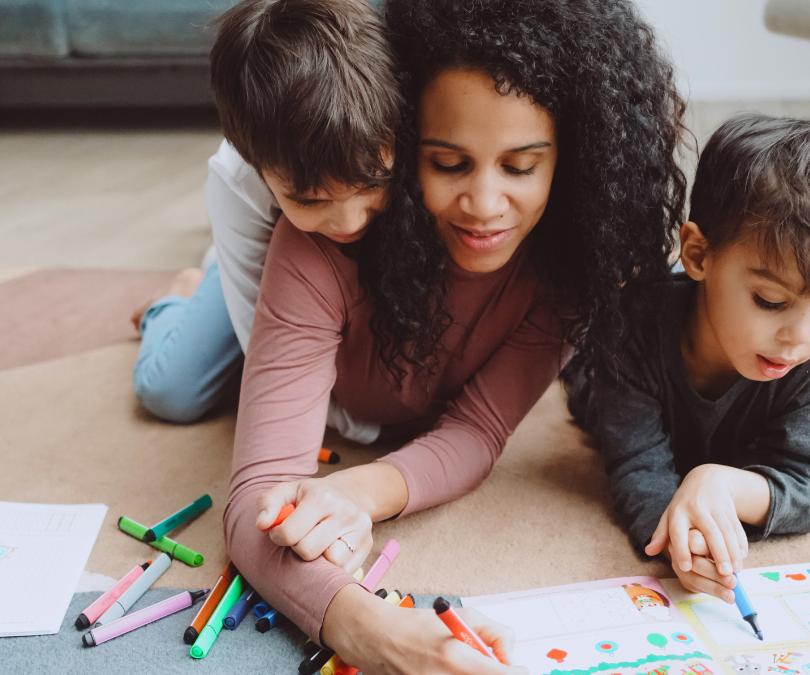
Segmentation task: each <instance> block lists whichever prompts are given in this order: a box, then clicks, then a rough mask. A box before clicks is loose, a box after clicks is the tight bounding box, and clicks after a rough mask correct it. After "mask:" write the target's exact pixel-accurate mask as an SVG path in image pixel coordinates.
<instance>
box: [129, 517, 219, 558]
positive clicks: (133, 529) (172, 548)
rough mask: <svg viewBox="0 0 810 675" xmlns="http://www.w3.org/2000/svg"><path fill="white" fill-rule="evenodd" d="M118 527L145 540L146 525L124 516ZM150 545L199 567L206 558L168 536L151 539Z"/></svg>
mask: <svg viewBox="0 0 810 675" xmlns="http://www.w3.org/2000/svg"><path fill="white" fill-rule="evenodd" d="M118 529H119V530H121V531H122V532H126V533H127V534H128V535H130V536H132V537H135V539H138V540H140V541H143V535H144V533H145V532H146V527H145V526H144V525H141V524H140V523H136V522H135V521H134V520H130V519H129V518H125V517H123V516H121V518H119V519H118ZM149 545H150V546H154V547H155V548H156V549H157V550H158V551H163V552H164V553H168V554H169V555H170V556H171V557H172V558H176V559H177V560H179V561H180V562H184V563H186V565H191V567H199V566H200V565H202V564H203V560H204V558H203V557H202V556H201V555H200V554H199V553H197V551H192V550H191V549H190V548H187V547H185V546H183V545H182V544H178V543H177V542H176V541H174V540H173V539H169V538H168V537H161V538H160V539H158V540H157V541H150V542H149Z"/></svg>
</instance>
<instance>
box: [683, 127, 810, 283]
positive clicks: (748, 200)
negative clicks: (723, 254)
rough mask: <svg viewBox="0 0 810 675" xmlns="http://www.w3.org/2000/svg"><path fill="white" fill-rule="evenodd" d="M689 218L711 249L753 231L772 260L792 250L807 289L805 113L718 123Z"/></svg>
mask: <svg viewBox="0 0 810 675" xmlns="http://www.w3.org/2000/svg"><path fill="white" fill-rule="evenodd" d="M689 219H690V220H692V221H694V222H695V223H696V224H697V226H698V227H699V228H700V231H701V232H702V233H703V236H704V237H706V240H707V241H708V243H709V246H710V247H711V248H714V249H718V250H719V249H722V248H723V247H725V246H728V245H730V244H734V243H736V242H738V241H740V240H741V239H742V238H744V237H747V236H750V235H754V236H756V237H757V238H758V240H759V244H760V247H761V251H762V253H763V254H764V255H765V256H766V257H767V258H768V259H769V260H770V261H772V262H774V263H776V265H777V266H781V264H782V262H783V261H784V257H785V254H787V253H789V252H790V251H791V250H792V251H793V253H794V254H795V256H796V263H797V265H798V267H799V272H800V273H801V275H802V277H803V278H804V280H805V284H806V285H807V287H808V288H810V120H801V119H793V118H789V117H769V116H767V115H762V114H759V113H746V114H742V115H737V116H736V117H733V118H731V119H730V120H728V121H727V122H724V123H723V124H722V125H721V126H720V127H719V128H718V129H717V131H715V132H714V133H713V134H712V137H711V138H710V139H709V142H708V143H707V144H706V147H705V148H704V150H703V152H702V153H701V155H700V161H699V162H698V168H697V173H696V175H695V184H694V187H693V188H692V197H691V206H690V212H689Z"/></svg>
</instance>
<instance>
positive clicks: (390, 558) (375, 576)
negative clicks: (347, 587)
mask: <svg viewBox="0 0 810 675" xmlns="http://www.w3.org/2000/svg"><path fill="white" fill-rule="evenodd" d="M398 554H399V544H398V543H397V540H396V539H389V540H388V543H387V544H386V545H385V546H383V550H382V551H380V557H379V558H377V560H376V561H375V562H374V564H373V565H372V566H371V569H370V570H369V571H368V574H366V576H365V577H363V583H362V584H360V585H361V586H362V587H363V588H365V589H366V590H368V591H372V592H373V591H374V588H375V587H376V586H377V584H378V583H379V581H380V579H382V576H383V574H385V573H386V572H387V571H388V568H389V567H390V566H391V563H392V562H394V559H395V558H396V557H397V555H398Z"/></svg>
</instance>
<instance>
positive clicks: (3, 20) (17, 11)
mask: <svg viewBox="0 0 810 675" xmlns="http://www.w3.org/2000/svg"><path fill="white" fill-rule="evenodd" d="M63 6H64V2H63V0H0V57H3V56H34V57H36V56H47V57H54V56H67V54H68V39H67V31H66V30H65V21H64V15H63Z"/></svg>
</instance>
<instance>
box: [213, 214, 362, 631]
mask: <svg viewBox="0 0 810 675" xmlns="http://www.w3.org/2000/svg"><path fill="white" fill-rule="evenodd" d="M330 245H331V244H329V243H325V240H322V239H321V238H319V237H317V235H307V234H304V233H302V232H299V231H298V230H296V229H295V228H294V227H293V226H292V225H291V224H290V223H289V221H287V220H286V219H284V218H282V219H281V220H280V221H279V223H278V225H277V226H276V231H275V234H274V236H273V240H272V242H271V245H270V250H269V253H268V256H267V263H266V266H265V273H264V276H263V279H262V286H261V292H260V297H259V302H258V304H257V308H256V318H255V321H254V325H253V331H252V333H251V340H250V348H249V349H248V353H247V357H246V361H245V371H244V375H243V380H242V391H241V395H240V401H239V415H238V417H237V425H236V437H235V441H234V457H233V469H232V473H231V483H230V494H229V497H228V508H227V511H226V515H225V536H226V542H227V544H228V551H229V553H230V555H231V559H232V560H233V561H234V563H235V564H236V566H237V567H238V568H239V569H240V570H241V571H242V572H243V573H244V574H245V576H246V578H247V579H248V580H249V581H250V582H251V584H253V586H254V587H255V588H256V590H257V591H258V592H259V593H260V594H261V595H262V597H263V598H264V599H265V600H267V601H268V602H269V603H270V604H271V605H273V606H274V607H276V608H277V609H278V610H279V611H281V612H282V613H283V614H284V615H285V616H287V617H288V618H289V619H291V620H292V621H293V622H295V623H296V624H298V625H299V626H301V627H302V628H303V629H304V630H305V631H306V632H307V633H308V634H309V635H310V636H311V637H313V638H314V639H316V640H318V639H319V635H320V627H321V622H322V620H323V613H324V612H325V610H326V606H327V605H328V603H329V601H330V600H331V598H332V596H333V595H334V593H335V592H337V590H338V589H339V588H341V587H342V586H343V585H345V584H346V583H352V582H353V581H354V580H353V579H352V578H351V576H349V575H348V574H347V573H345V572H344V571H342V570H340V569H338V568H336V567H334V566H333V565H331V564H330V563H328V562H327V561H325V560H323V559H319V560H316V561H314V562H311V563H306V562H304V561H303V560H302V559H301V558H300V557H299V556H298V555H296V554H295V553H294V552H293V551H292V550H290V549H288V548H280V547H278V546H276V545H275V544H273V542H272V541H271V540H270V539H269V537H268V536H267V535H266V534H263V533H261V532H260V531H259V530H258V529H257V528H256V525H255V522H256V516H257V514H258V510H257V508H256V506H257V500H258V498H259V496H260V495H261V494H262V493H263V492H264V491H266V490H267V489H269V488H270V487H272V486H273V485H275V484H277V483H280V482H284V481H290V480H299V479H302V478H306V477H308V476H310V475H312V474H314V473H315V472H316V470H317V456H318V450H319V448H320V445H321V440H322V438H323V430H324V426H325V420H326V413H327V408H328V404H329V396H330V392H331V389H332V386H333V384H334V381H335V354H336V351H337V348H338V344H339V343H340V339H341V336H340V332H341V330H342V327H343V325H344V322H345V313H346V304H345V300H344V296H343V291H342V289H341V284H340V281H339V280H338V272H337V270H336V269H335V268H334V265H333V262H332V260H331V259H330V257H329V255H328V254H327V252H326V250H325V248H322V246H323V247H328V246H330Z"/></svg>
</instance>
